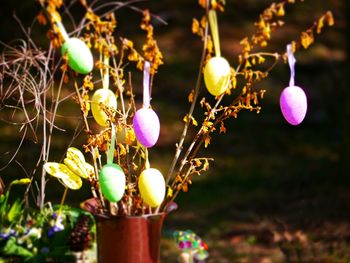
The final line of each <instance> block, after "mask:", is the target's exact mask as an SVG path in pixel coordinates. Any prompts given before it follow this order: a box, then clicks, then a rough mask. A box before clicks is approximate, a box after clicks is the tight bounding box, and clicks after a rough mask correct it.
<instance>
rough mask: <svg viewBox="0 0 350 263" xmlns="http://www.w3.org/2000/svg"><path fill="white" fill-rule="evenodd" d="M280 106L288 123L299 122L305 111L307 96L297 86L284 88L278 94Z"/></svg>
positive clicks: (296, 123)
mask: <svg viewBox="0 0 350 263" xmlns="http://www.w3.org/2000/svg"><path fill="white" fill-rule="evenodd" d="M280 107H281V111H282V114H283V116H284V118H285V119H286V121H287V122H288V123H290V124H291V125H298V124H300V123H301V122H302V121H303V120H304V118H305V115H306V111H307V98H306V95H305V92H304V91H303V89H302V88H300V87H297V86H292V87H287V88H285V89H284V90H283V91H282V93H281V96H280Z"/></svg>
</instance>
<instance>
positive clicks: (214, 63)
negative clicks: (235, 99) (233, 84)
mask: <svg viewBox="0 0 350 263" xmlns="http://www.w3.org/2000/svg"><path fill="white" fill-rule="evenodd" d="M230 73H231V68H230V64H229V63H228V62H227V60H226V59H225V58H223V57H213V58H211V59H210V60H209V61H208V63H207V64H206V65H205V67H204V82H205V86H206V87H207V89H208V91H209V93H210V94H212V95H214V96H219V95H221V94H223V93H224V92H225V91H226V90H227V88H228V85H229V82H230Z"/></svg>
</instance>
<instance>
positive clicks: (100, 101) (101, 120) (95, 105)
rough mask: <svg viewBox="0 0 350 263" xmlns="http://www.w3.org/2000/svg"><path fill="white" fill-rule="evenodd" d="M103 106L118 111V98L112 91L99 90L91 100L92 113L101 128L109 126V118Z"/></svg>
mask: <svg viewBox="0 0 350 263" xmlns="http://www.w3.org/2000/svg"><path fill="white" fill-rule="evenodd" d="M101 105H103V106H105V107H107V108H109V109H111V110H114V111H116V110H117V98H116V96H115V94H114V93H113V92H112V91H111V90H109V89H98V90H96V91H95V93H94V95H93V96H92V98H91V111H92V115H93V116H94V119H95V121H96V122H97V123H98V124H99V125H101V126H108V122H107V120H108V116H107V114H106V113H105V111H104V110H103V107H101Z"/></svg>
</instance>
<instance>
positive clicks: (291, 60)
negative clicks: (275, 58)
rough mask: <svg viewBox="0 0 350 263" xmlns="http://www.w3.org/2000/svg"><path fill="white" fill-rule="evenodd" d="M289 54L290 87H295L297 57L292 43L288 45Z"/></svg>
mask: <svg viewBox="0 0 350 263" xmlns="http://www.w3.org/2000/svg"><path fill="white" fill-rule="evenodd" d="M287 56H288V63H289V68H290V80H289V87H294V77H295V62H296V59H295V57H294V54H293V48H292V44H288V45H287Z"/></svg>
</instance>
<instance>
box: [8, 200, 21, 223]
mask: <svg viewBox="0 0 350 263" xmlns="http://www.w3.org/2000/svg"><path fill="white" fill-rule="evenodd" d="M21 210H22V204H21V202H20V201H19V200H16V201H15V202H14V203H13V205H12V206H11V209H10V211H9V212H8V214H7V219H8V221H9V222H10V223H12V222H13V221H14V220H15V219H16V218H17V217H18V216H19V215H20V214H21Z"/></svg>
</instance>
